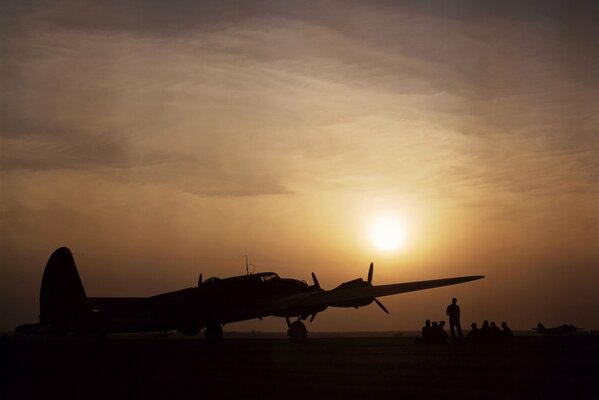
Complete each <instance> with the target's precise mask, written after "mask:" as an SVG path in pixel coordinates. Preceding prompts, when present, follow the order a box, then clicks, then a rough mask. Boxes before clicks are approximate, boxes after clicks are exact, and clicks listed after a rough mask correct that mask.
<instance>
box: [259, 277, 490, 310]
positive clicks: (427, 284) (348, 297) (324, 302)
mask: <svg viewBox="0 0 599 400" xmlns="http://www.w3.org/2000/svg"><path fill="white" fill-rule="evenodd" d="M481 278H484V276H482V275H475V276H462V277H458V278H447V279H433V280H429V281H418V282H406V283H395V284H390V285H378V286H372V285H371V286H362V287H347V288H337V289H333V290H323V291H318V292H309V293H301V294H296V295H291V296H287V297H284V298H281V299H279V300H277V301H275V302H274V303H271V304H270V307H269V308H271V309H272V311H273V312H281V311H284V310H286V309H297V308H302V307H306V308H309V307H319V306H329V305H333V304H335V303H339V302H344V301H355V300H368V299H374V298H375V297H383V296H390V295H393V294H399V293H407V292H414V291H418V290H425V289H432V288H436V287H441V286H449V285H456V284H458V283H464V282H469V281H474V280H477V279H481Z"/></svg>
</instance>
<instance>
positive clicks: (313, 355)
mask: <svg viewBox="0 0 599 400" xmlns="http://www.w3.org/2000/svg"><path fill="white" fill-rule="evenodd" d="M0 356H1V363H2V365H1V368H2V378H1V379H2V380H1V381H0V383H1V387H0V398H2V399H13V398H14V399H24V398H45V399H46V398H65V399H66V398H76V399H88V398H98V399H113V398H144V399H154V398H161V399H180V398H184V399H187V398H194V399H204V398H239V399H248V398H282V399H289V398H292V399H295V398H301V399H314V398H317V399H325V398H326V399H329V398H342V399H347V398H361V399H364V398H369V399H379V398H385V399H386V398H396V399H399V398H402V399H416V398H419V399H422V398H485V399H489V398H502V399H508V398H526V399H538V398H562V399H574V398H589V399H598V398H599V336H595V335H579V336H565V337H517V338H516V341H515V343H514V344H512V345H473V344H461V345H450V344H446V345H416V344H414V339H413V338H406V337H378V338H311V339H309V340H308V341H307V342H306V343H302V344H293V343H290V342H289V341H288V340H286V339H284V338H243V337H236V338H227V339H225V340H224V342H223V343H221V344H219V345H216V346H210V345H208V344H206V343H204V341H203V340H202V339H199V338H197V339H177V338H172V337H169V338H153V337H148V336H141V337H112V338H111V337H108V338H107V339H105V340H102V339H100V338H94V337H91V338H62V339H53V338H32V337H23V336H17V335H5V336H2V337H0Z"/></svg>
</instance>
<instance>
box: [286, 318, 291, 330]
mask: <svg viewBox="0 0 599 400" xmlns="http://www.w3.org/2000/svg"><path fill="white" fill-rule="evenodd" d="M285 322H287V328H291V321H290V320H289V317H285Z"/></svg>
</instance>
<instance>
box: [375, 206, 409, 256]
mask: <svg viewBox="0 0 599 400" xmlns="http://www.w3.org/2000/svg"><path fill="white" fill-rule="evenodd" d="M406 238H407V231H406V227H405V225H404V224H402V223H401V221H400V220H399V219H398V218H397V217H395V216H391V215H386V216H381V217H379V218H377V219H376V220H375V221H374V222H373V224H372V228H371V230H370V239H371V240H372V244H374V246H375V247H376V248H377V249H379V250H383V251H396V250H399V249H401V248H402V247H403V246H404V245H405V242H406Z"/></svg>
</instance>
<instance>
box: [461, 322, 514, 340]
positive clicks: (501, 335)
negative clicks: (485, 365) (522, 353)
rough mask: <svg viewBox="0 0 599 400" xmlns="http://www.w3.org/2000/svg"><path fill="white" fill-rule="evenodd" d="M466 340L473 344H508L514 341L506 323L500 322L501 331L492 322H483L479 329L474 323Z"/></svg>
mask: <svg viewBox="0 0 599 400" xmlns="http://www.w3.org/2000/svg"><path fill="white" fill-rule="evenodd" d="M467 339H468V340H469V341H471V342H474V343H500V342H501V343H509V342H512V341H513V340H514V333H513V332H512V330H511V329H510V327H509V326H507V322H502V323H501V329H499V327H498V326H497V325H496V324H495V322H494V321H492V322H491V323H489V321H487V320H485V321H484V322H483V325H482V326H481V327H480V329H479V328H478V326H477V325H476V322H474V323H472V329H470V332H468V336H467Z"/></svg>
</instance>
